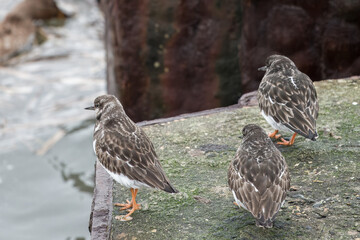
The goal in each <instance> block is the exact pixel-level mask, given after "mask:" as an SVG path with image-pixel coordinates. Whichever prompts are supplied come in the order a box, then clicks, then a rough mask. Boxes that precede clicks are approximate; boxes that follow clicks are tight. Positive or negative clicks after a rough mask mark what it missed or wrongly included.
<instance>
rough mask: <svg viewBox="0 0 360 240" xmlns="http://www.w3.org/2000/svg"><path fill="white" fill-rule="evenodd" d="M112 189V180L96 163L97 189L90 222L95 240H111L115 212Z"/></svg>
mask: <svg viewBox="0 0 360 240" xmlns="http://www.w3.org/2000/svg"><path fill="white" fill-rule="evenodd" d="M112 189H113V180H112V178H111V177H110V175H109V174H108V173H107V172H106V171H105V169H104V168H103V167H102V166H101V165H100V163H99V162H98V161H96V163H95V187H94V195H93V201H92V205H91V213H90V220H89V231H90V234H91V239H93V240H106V239H110V233H111V220H112V210H113V203H112V201H113V197H112V193H113V190H112Z"/></svg>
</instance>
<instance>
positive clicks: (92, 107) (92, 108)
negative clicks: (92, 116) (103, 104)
mask: <svg viewBox="0 0 360 240" xmlns="http://www.w3.org/2000/svg"><path fill="white" fill-rule="evenodd" d="M85 110H95V107H94V106H91V107H87V108H85Z"/></svg>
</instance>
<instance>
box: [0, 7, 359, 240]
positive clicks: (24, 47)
mask: <svg viewBox="0 0 360 240" xmlns="http://www.w3.org/2000/svg"><path fill="white" fill-rule="evenodd" d="M273 53H279V54H283V55H286V56H288V57H290V58H291V59H292V60H293V61H294V62H295V64H296V65H297V66H298V68H299V69H300V70H301V71H303V72H305V73H306V74H308V75H309V76H310V78H311V79H312V80H313V81H319V80H323V79H329V78H342V77H348V76H352V75H359V74H360V1H353V0H320V1H317V2H316V4H315V3H314V1H312V0H303V1H297V0H277V1H275V0H266V1H265V0H241V1H238V0H229V1H220V0H152V1H150V0H132V1H127V0H99V1H96V0H77V1H73V0H56V1H54V0H1V1H0V103H1V104H0V106H1V107H0V226H1V228H0V239H1V240H3V239H4V240H8V239H9V240H11V239H89V238H90V237H89V233H88V229H87V227H88V220H89V214H90V207H91V201H92V192H93V184H94V176H93V172H94V162H95V155H94V154H93V151H92V131H93V124H94V122H93V118H94V115H93V114H94V113H92V112H89V111H85V110H83V109H84V107H88V106H90V105H91V104H92V103H93V100H94V98H95V97H96V96H98V95H101V94H104V93H106V92H108V93H111V94H114V95H116V96H117V97H118V98H119V99H120V100H121V102H122V104H123V105H124V108H125V111H126V112H127V114H128V115H129V116H130V117H131V118H132V119H133V120H134V121H135V122H138V121H142V120H150V119H155V118H160V117H169V116H174V115H178V114H182V113H188V112H195V111H200V110H205V109H210V108H216V107H221V106H227V105H232V104H236V103H237V102H238V99H239V98H240V97H241V95H242V94H244V93H247V92H251V91H253V90H256V89H257V87H258V85H259V82H260V81H261V78H262V75H263V73H261V72H258V71H257V68H259V67H261V66H263V65H264V61H265V58H266V57H267V56H268V55H270V54H273Z"/></svg>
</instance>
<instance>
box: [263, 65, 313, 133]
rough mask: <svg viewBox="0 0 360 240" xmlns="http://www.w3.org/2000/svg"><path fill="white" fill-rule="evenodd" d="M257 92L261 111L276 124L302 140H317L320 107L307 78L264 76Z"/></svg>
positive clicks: (303, 76) (304, 76)
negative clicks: (286, 128)
mask: <svg viewBox="0 0 360 240" xmlns="http://www.w3.org/2000/svg"><path fill="white" fill-rule="evenodd" d="M258 91H259V94H258V100H259V107H260V109H261V110H262V111H264V113H265V114H266V115H270V116H271V117H273V119H274V120H275V122H277V123H281V124H283V125H285V126H286V127H288V128H289V129H291V130H293V131H294V132H296V133H299V134H300V135H302V136H304V137H307V138H310V139H313V138H314V137H316V136H317V133H316V119H317V116H318V111H319V104H318V101H317V96H316V90H315V87H314V85H313V83H312V82H311V80H310V79H309V77H308V76H307V75H305V74H303V73H301V72H299V73H298V74H295V75H294V76H293V77H288V76H282V75H280V74H270V75H265V76H264V78H263V80H262V82H261V84H260V86H259V90H258Z"/></svg>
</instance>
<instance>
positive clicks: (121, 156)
mask: <svg viewBox="0 0 360 240" xmlns="http://www.w3.org/2000/svg"><path fill="white" fill-rule="evenodd" d="M85 109H88V110H95V113H96V123H95V129H94V141H93V147H94V151H95V154H96V156H97V159H98V161H99V162H100V163H101V165H102V166H103V167H104V169H105V170H106V171H107V172H108V173H109V174H110V175H111V177H112V178H113V179H114V180H115V181H117V182H118V183H120V184H122V185H123V186H125V187H127V188H130V191H131V195H132V199H131V201H128V200H127V203H126V204H115V205H116V206H121V207H122V208H121V209H120V210H125V209H130V208H131V209H130V210H128V211H129V213H128V214H126V215H124V216H120V220H124V221H127V220H131V219H132V218H131V217H130V215H131V214H132V213H133V212H134V211H135V210H138V209H140V204H137V203H136V200H135V199H136V195H137V192H138V189H139V188H141V187H151V188H157V189H161V190H164V191H166V192H169V193H176V192H178V191H177V190H176V189H175V188H174V187H173V186H172V185H171V184H170V182H169V180H168V178H167V177H166V176H165V173H164V171H163V169H162V167H161V164H160V162H159V160H158V157H157V155H156V152H155V149H154V146H153V144H152V143H151V141H150V139H149V138H148V136H147V135H146V134H145V132H144V131H143V130H142V129H141V128H140V127H138V126H137V125H136V124H135V123H134V122H133V121H132V120H131V119H130V118H129V117H128V116H127V115H126V113H125V111H124V109H123V107H122V105H121V103H120V101H119V100H118V99H117V98H116V97H115V96H112V95H103V96H99V97H97V98H96V99H95V101H94V106H92V107H88V108H85Z"/></svg>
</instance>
